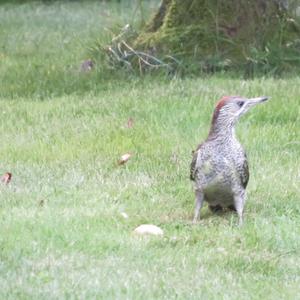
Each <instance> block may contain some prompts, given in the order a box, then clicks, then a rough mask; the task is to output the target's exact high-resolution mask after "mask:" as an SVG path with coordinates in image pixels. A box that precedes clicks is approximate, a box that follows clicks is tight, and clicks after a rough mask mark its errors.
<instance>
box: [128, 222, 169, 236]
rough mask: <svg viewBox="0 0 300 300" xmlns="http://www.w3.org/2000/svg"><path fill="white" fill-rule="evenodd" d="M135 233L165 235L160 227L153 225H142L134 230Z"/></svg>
mask: <svg viewBox="0 0 300 300" xmlns="http://www.w3.org/2000/svg"><path fill="white" fill-rule="evenodd" d="M134 232H135V233H137V234H141V235H146V234H152V235H163V234H164V232H163V230H162V229H161V228H159V227H158V226H155V225H152V224H142V225H140V226H138V227H137V228H136V229H134Z"/></svg>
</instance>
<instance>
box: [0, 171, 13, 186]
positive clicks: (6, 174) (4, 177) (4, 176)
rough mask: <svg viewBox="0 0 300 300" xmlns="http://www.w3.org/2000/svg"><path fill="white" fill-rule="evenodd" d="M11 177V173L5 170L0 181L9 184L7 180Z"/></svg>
mask: <svg viewBox="0 0 300 300" xmlns="http://www.w3.org/2000/svg"><path fill="white" fill-rule="evenodd" d="M11 177H12V174H11V173H9V172H7V173H5V174H4V175H3V176H2V177H1V182H3V183H4V184H9V182H10V181H11Z"/></svg>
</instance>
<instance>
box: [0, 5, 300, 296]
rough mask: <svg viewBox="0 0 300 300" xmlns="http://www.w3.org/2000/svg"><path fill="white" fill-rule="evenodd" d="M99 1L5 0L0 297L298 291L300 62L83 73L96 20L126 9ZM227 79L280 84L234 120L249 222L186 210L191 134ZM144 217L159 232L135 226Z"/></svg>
mask: <svg viewBox="0 0 300 300" xmlns="http://www.w3.org/2000/svg"><path fill="white" fill-rule="evenodd" d="M125 4H126V3H125ZM125 4H124V3H123V4H121V5H125ZM101 5H104V4H101ZM101 5H100V4H97V3H96V2H88V1H86V2H84V3H79V2H63V4H62V2H56V3H54V4H51V5H49V4H46V5H45V4H40V3H38V2H30V3H29V4H23V5H12V4H3V5H1V6H0V20H1V31H0V43H1V48H0V49H1V51H0V52H1V54H0V55H1V56H0V59H1V63H0V78H1V88H0V101H1V110H0V114H1V120H2V121H1V123H0V136H1V146H0V158H1V159H0V173H4V172H6V171H10V172H12V173H13V179H12V182H11V183H10V184H9V186H7V187H5V186H1V187H0V278H1V280H0V299H41V298H45V299H64V298H66V299H70V298H71V299H95V298H97V299H175V298H177V299H297V298H299V294H300V288H299V286H300V270H299V265H300V258H299V254H300V251H299V249H300V217H299V215H300V197H299V182H300V173H299V172H300V171H299V170H300V133H299V121H300V117H299V116H300V90H299V85H300V78H290V79H277V80H275V79H264V78H261V79H256V80H252V81H243V80H238V79H229V78H222V77H211V78H206V79H203V78H199V79H185V80H172V81H167V80H156V79H149V78H148V79H147V78H146V79H144V80H138V79H135V80H132V79H131V80H128V81H127V82H126V81H124V80H123V81H117V80H113V81H107V80H102V79H101V72H95V73H96V74H87V76H82V75H80V74H79V73H78V65H80V62H81V61H82V60H83V59H84V58H85V56H86V55H87V54H86V53H87V52H86V48H87V45H89V43H90V42H91V41H92V40H93V39H94V38H95V36H96V35H97V34H99V31H100V32H101V30H100V29H99V28H101V26H102V25H100V24H102V23H103V24H105V26H114V25H115V23H118V22H119V23H120V24H122V22H123V21H124V23H125V22H126V21H128V20H126V16H127V18H128V19H130V13H131V12H132V9H130V7H126V5H125V7H123V8H122V9H121V10H120V7H119V6H118V5H117V4H110V5H109V4H105V5H106V6H107V11H109V12H110V13H111V15H110V17H109V18H106V17H105V16H103V14H102V13H103V9H102V8H101V7H102V6H101ZM110 9H111V10H110ZM118 9H119V10H118ZM120 11H121V13H120ZM101 22H102V23H101ZM103 26H104V25H103ZM100 38H102V39H103V40H105V38H106V35H105V34H104V33H103V35H100ZM64 41H67V43H66V44H64ZM52 65H53V66H55V68H54V70H52V69H51V66H52ZM48 69H49V74H48V73H47V70H48ZM72 72H74V73H72ZM103 76H105V74H103ZM228 94H241V95H245V96H259V95H269V96H271V97H272V99H271V100H270V101H269V102H268V103H266V104H264V105H261V106H259V107H256V108H255V109H253V111H251V112H250V113H249V114H248V115H247V116H246V117H244V118H243V119H242V120H241V122H240V124H239V126H238V135H239V137H240V139H241V141H242V143H243V144H244V145H245V148H246V149H247V152H248V157H249V160H250V172H251V178H250V183H249V188H248V202H247V207H246V213H245V224H244V226H243V227H242V228H239V227H237V226H236V224H237V218H236V215H235V214H231V213H227V214H224V215H221V216H220V215H212V214H211V213H210V212H209V211H208V209H207V207H205V208H204V209H203V211H202V217H203V218H202V220H201V222H200V223H199V224H198V225H197V226H192V225H191V223H190V220H191V218H192V211H193V202H194V198H193V192H192V187H191V184H190V182H189V179H188V175H189V163H190V160H191V150H192V149H193V148H194V147H195V146H196V145H197V143H198V142H200V141H201V140H203V139H204V138H205V136H206V134H207V131H208V127H209V122H210V117H211V112H212V109H213V106H214V103H215V101H216V100H217V99H218V98H220V97H221V96H223V95H228ZM41 99H43V101H41ZM129 118H133V120H134V126H133V127H132V128H127V127H126V124H127V120H128V119H129ZM127 152H130V153H132V154H133V156H132V158H131V159H130V161H129V162H128V163H127V164H126V165H124V166H122V167H120V166H117V164H116V162H117V160H118V158H119V157H120V155H122V154H124V153H127ZM121 212H126V213H127V214H128V215H129V218H128V219H124V218H123V217H122V216H121ZM142 223H153V224H156V225H158V226H160V227H161V228H162V229H163V230H164V232H165V234H164V237H162V238H151V237H146V238H138V237H136V236H134V235H133V234H132V231H133V229H134V228H135V227H136V226H138V225H140V224H142Z"/></svg>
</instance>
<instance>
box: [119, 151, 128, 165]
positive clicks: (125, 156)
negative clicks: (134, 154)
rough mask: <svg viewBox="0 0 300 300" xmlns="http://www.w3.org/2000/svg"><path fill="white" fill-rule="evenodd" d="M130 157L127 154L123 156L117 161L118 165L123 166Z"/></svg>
mask: <svg viewBox="0 0 300 300" xmlns="http://www.w3.org/2000/svg"><path fill="white" fill-rule="evenodd" d="M130 157H131V154H129V153H126V154H123V155H122V156H121V158H120V159H119V161H118V164H119V165H124V164H125V163H126V162H127V161H128V160H129V158H130Z"/></svg>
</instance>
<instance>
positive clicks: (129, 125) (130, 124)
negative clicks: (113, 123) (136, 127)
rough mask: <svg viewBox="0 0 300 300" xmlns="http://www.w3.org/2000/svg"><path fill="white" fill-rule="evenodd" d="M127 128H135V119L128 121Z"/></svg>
mask: <svg viewBox="0 0 300 300" xmlns="http://www.w3.org/2000/svg"><path fill="white" fill-rule="evenodd" d="M127 127H128V128H132V127H133V119H132V118H129V119H128V121H127Z"/></svg>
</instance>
